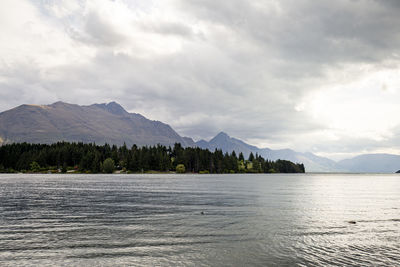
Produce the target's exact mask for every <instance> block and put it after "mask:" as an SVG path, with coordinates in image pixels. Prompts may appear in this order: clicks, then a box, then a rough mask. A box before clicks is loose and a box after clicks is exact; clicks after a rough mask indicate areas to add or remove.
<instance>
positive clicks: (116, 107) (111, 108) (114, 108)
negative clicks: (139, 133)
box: [93, 101, 128, 115]
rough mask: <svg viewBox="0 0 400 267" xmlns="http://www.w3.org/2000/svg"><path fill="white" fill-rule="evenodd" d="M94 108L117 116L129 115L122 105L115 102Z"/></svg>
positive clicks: (97, 105)
mask: <svg viewBox="0 0 400 267" xmlns="http://www.w3.org/2000/svg"><path fill="white" fill-rule="evenodd" d="M93 106H96V107H99V108H102V109H105V110H107V111H108V112H110V113H112V114H115V115H124V114H127V113H128V112H127V111H126V110H125V109H124V108H123V107H122V106H121V105H120V104H118V103H117V102H115V101H112V102H109V103H102V104H94V105H93Z"/></svg>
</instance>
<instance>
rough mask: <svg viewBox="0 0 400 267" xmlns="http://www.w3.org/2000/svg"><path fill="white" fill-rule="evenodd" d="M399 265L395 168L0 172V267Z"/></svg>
mask: <svg viewBox="0 0 400 267" xmlns="http://www.w3.org/2000/svg"><path fill="white" fill-rule="evenodd" d="M354 222H355V223H354ZM399 264H400V175H366V174H365V175H349V174H259V175H258V174H256V175H251V174H250V175H243V174H240V175H236V174H229V175H190V174H189V175H173V174H171V175H169V174H161V175H154V174H148V175H146V174H144V175H75V174H64V175H61V174H60V175H50V174H49V175H46V174H2V175H0V266H25V265H29V266H57V265H61V266H124V265H125V266H338V265H340V266H349V265H356V266H359V265H362V266H371V265H373V266H395V265H397V266H398V265H399Z"/></svg>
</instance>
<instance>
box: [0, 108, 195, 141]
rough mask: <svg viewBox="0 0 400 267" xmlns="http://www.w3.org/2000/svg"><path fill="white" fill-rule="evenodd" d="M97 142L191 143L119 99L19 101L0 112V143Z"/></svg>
mask: <svg viewBox="0 0 400 267" xmlns="http://www.w3.org/2000/svg"><path fill="white" fill-rule="evenodd" d="M57 141H70V142H85V143H89V142H96V143H98V144H104V143H109V144H116V145H122V144H123V143H124V142H125V143H126V144H127V145H128V146H131V145H132V144H137V145H139V146H140V145H155V144H163V145H173V144H174V143H181V144H182V145H183V146H194V141H193V140H192V139H191V138H187V137H181V136H180V135H179V134H177V133H176V132H175V131H174V130H173V129H172V128H171V127H170V126H169V125H168V124H165V123H162V122H159V121H152V120H149V119H147V118H145V117H143V116H142V115H140V114H136V113H129V112H127V111H126V110H125V109H124V108H123V107H121V106H120V105H119V104H118V103H115V102H111V103H108V104H93V105H90V106H79V105H74V104H68V103H64V102H56V103H54V104H51V105H21V106H19V107H16V108H14V109H11V110H8V111H5V112H2V113H0V144H1V143H11V142H30V143H54V142H57Z"/></svg>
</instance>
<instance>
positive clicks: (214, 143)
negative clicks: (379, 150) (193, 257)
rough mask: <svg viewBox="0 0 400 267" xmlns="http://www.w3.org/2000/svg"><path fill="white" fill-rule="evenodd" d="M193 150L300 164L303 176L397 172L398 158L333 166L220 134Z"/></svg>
mask: <svg viewBox="0 0 400 267" xmlns="http://www.w3.org/2000/svg"><path fill="white" fill-rule="evenodd" d="M196 145H197V146H199V147H202V148H208V149H210V150H214V149H215V148H218V149H221V150H222V151H224V152H232V151H233V150H234V151H235V152H237V153H239V152H242V153H243V155H244V156H245V157H246V158H247V157H248V156H249V154H250V152H253V154H255V153H258V154H259V155H261V156H263V157H264V158H267V159H270V160H277V159H285V160H290V161H292V162H298V163H303V164H304V166H305V168H306V172H361V173H364V172H365V173H367V172H372V173H395V172H396V171H398V170H400V155H391V154H366V155H361V156H357V157H354V158H351V159H346V160H342V161H339V162H335V161H333V160H331V159H328V158H324V157H320V156H317V155H315V154H313V153H310V152H306V153H301V152H296V151H294V150H291V149H279V150H272V149H269V148H258V147H256V146H251V145H249V144H246V143H245V142H243V141H241V140H239V139H236V138H232V137H230V136H229V135H227V134H226V133H224V132H221V133H219V134H217V135H216V136H215V137H214V138H212V139H211V140H210V141H208V142H207V141H205V140H200V141H198V142H197V143H196Z"/></svg>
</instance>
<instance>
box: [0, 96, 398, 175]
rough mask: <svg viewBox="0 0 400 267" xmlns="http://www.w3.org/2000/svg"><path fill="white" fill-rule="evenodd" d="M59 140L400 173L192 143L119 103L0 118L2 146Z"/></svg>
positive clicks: (233, 142) (34, 109) (310, 168)
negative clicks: (198, 149)
mask: <svg viewBox="0 0 400 267" xmlns="http://www.w3.org/2000/svg"><path fill="white" fill-rule="evenodd" d="M57 141H69V142H85V143H92V142H95V143H97V144H104V143H109V144H116V145H122V144H123V143H126V144H127V145H128V146H131V145H133V144H137V145H138V146H142V145H156V144H163V145H173V144H175V143H181V144H182V145H183V146H191V147H194V146H198V147H201V148H207V149H209V150H212V151H213V150H215V149H216V148H218V149H221V150H222V151H224V152H232V151H235V152H236V153H239V152H242V153H243V154H244V156H245V157H246V158H247V157H248V156H249V154H250V153H251V152H253V154H255V153H258V154H259V155H261V156H263V157H264V158H267V159H270V160H277V159H285V160H290V161H292V162H297V163H303V164H304V166H305V168H306V171H307V172H378V173H379V172H381V173H394V172H396V171H398V170H400V156H399V155H390V154H368V155H361V156H358V157H355V158H352V159H346V160H342V161H339V162H335V161H333V160H330V159H328V158H324V157H319V156H317V155H315V154H312V153H300V152H296V151H294V150H291V149H281V150H272V149H269V148H258V147H256V146H252V145H249V144H246V143H245V142H243V141H241V140H239V139H236V138H232V137H230V136H229V135H227V134H226V133H224V132H221V133H219V134H217V135H216V136H215V137H214V138H212V139H211V140H210V141H205V140H200V141H198V142H196V143H195V142H194V141H193V140H192V139H191V138H189V137H181V136H180V135H179V134H178V133H176V132H175V131H174V130H173V129H172V128H171V127H170V126H169V125H168V124H165V123H162V122H159V121H152V120H149V119H147V118H145V117H143V116H142V115H140V114H136V113H128V112H127V111H126V110H125V109H124V108H123V107H121V106H120V105H119V104H117V103H115V102H111V103H108V104H93V105H90V106H79V105H75V104H68V103H64V102H56V103H54V104H51V105H21V106H19V107H16V108H13V109H11V110H8V111H5V112H2V113H0V145H1V144H7V143H12V142H29V143H48V144H49V143H54V142H57Z"/></svg>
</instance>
